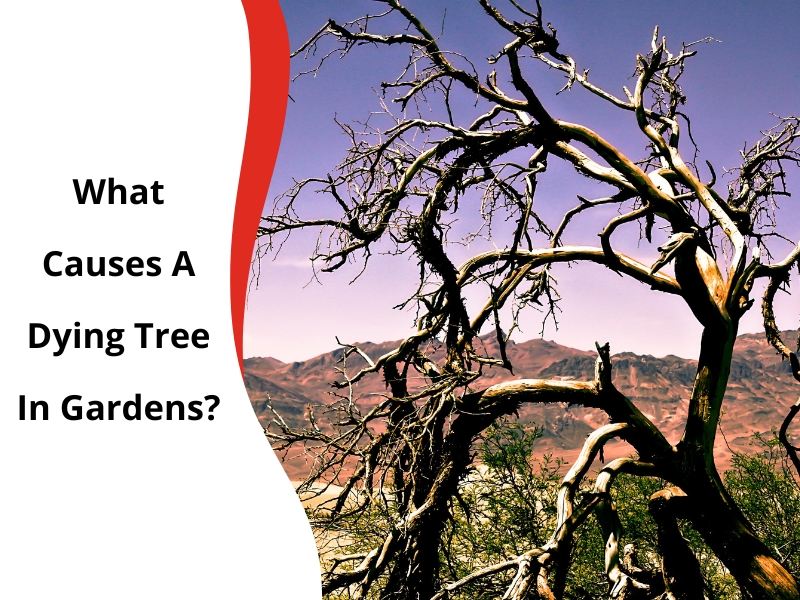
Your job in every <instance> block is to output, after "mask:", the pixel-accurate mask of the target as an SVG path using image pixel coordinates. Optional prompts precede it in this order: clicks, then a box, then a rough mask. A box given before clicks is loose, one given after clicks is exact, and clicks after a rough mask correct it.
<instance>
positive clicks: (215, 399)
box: [205, 394, 219, 421]
mask: <svg viewBox="0 0 800 600" xmlns="http://www.w3.org/2000/svg"><path fill="white" fill-rule="evenodd" d="M205 399H206V400H213V401H214V404H212V405H211V407H210V408H209V409H208V420H209V421H213V420H214V415H212V414H211V413H213V412H214V409H215V408H217V406H219V398H218V397H217V396H215V395H214V394H209V395H208V396H206V398H205Z"/></svg>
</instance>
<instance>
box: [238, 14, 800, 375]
mask: <svg viewBox="0 0 800 600" xmlns="http://www.w3.org/2000/svg"><path fill="white" fill-rule="evenodd" d="M523 4H530V5H534V3H533V2H532V1H531V0H528V1H527V2H525V1H524V2H523ZM542 4H543V7H544V17H545V20H546V21H550V22H552V24H553V25H554V27H556V29H558V38H559V40H560V42H561V46H560V49H561V51H563V52H566V53H568V54H570V55H571V56H572V57H573V58H574V59H575V60H576V62H577V63H578V67H579V69H581V70H583V69H587V68H588V69H591V72H590V80H591V81H593V82H595V83H597V84H599V85H601V86H602V87H604V88H605V89H607V90H609V91H610V92H612V93H616V94H619V95H622V86H623V85H627V86H628V87H629V88H630V87H631V86H632V85H633V84H634V81H633V80H632V79H630V76H631V74H632V73H633V69H634V60H635V56H636V54H637V53H645V52H646V51H647V50H648V48H649V44H650V38H651V35H652V31H653V27H654V26H655V25H659V26H660V33H661V35H666V36H667V42H668V47H669V48H670V49H671V50H673V51H676V50H678V49H679V48H680V43H681V42H683V41H685V42H690V41H695V40H697V39H700V38H704V37H706V36H712V37H714V38H716V39H718V40H721V41H722V43H709V44H702V45H699V46H698V47H697V49H698V51H699V52H698V55H697V56H696V57H694V58H692V59H690V60H689V61H688V68H687V72H686V74H685V75H684V76H683V78H682V83H683V89H684V93H685V94H686V95H687V96H688V98H689V100H688V103H687V105H686V106H685V107H684V111H685V112H686V113H688V115H689V116H690V117H691V118H692V133H693V135H694V138H695V140H696V141H697V142H698V145H699V147H700V155H699V159H698V162H699V163H702V162H703V161H704V160H710V161H711V162H712V163H713V164H714V166H715V168H716V169H717V172H718V173H720V172H721V171H722V169H723V168H726V167H727V168H731V167H735V166H737V165H738V164H739V156H738V151H739V150H740V149H741V147H742V144H743V142H744V140H749V141H752V140H755V139H757V137H760V136H759V133H758V132H759V130H760V129H764V128H766V127H769V126H771V125H772V124H774V119H773V117H771V116H770V114H769V113H770V112H774V113H776V114H779V115H782V116H788V115H792V114H797V113H798V112H800V65H799V64H798V61H797V57H798V56H799V55H800V37H798V35H797V33H796V30H797V27H798V26H800V3H796V2H793V1H789V0H786V1H765V2H758V3H756V2H751V1H748V2H745V1H730V0H726V1H722V0H719V1H705V2H697V1H693V2H683V1H678V2H671V3H669V5H664V4H662V3H656V2H642V1H641V0H639V1H628V0H615V1H613V2H612V1H605V2H594V1H588V0H581V1H577V0H573V1H569V0H559V1H558V2H555V1H553V0H550V1H548V0H543V2H542ZM281 5H282V7H283V10H284V15H285V18H286V23H287V27H288V30H289V36H290V39H291V43H292V47H293V48H295V47H297V46H298V45H299V44H301V43H302V42H304V41H305V40H306V39H307V38H308V37H310V36H311V35H312V34H313V33H314V31H316V30H317V29H318V28H319V27H320V26H321V25H322V24H323V23H324V22H325V21H326V20H327V19H329V18H335V19H337V20H340V19H341V20H349V19H352V18H355V17H357V16H361V15H362V14H364V12H373V13H374V12H377V8H379V7H378V6H377V5H375V4H373V3H371V2H368V1H363V0H346V1H333V0H282V2H281ZM406 5H407V6H408V7H409V8H411V9H412V10H414V11H416V12H417V13H418V14H419V15H420V16H421V17H422V18H423V20H426V21H427V22H428V23H429V26H430V27H431V28H432V29H436V30H437V31H438V29H439V24H440V23H441V22H442V17H443V14H444V10H445V8H447V16H446V18H445V20H444V35H443V37H442V40H443V41H442V43H441V45H442V46H443V47H446V48H450V49H454V50H458V51H462V52H464V53H465V54H468V55H469V56H470V57H471V58H472V60H473V61H474V62H476V66H477V67H478V69H479V71H480V72H481V73H485V72H488V70H489V69H488V68H487V67H488V65H487V64H486V61H485V58H486V57H488V56H489V55H491V54H493V53H496V51H497V50H498V49H499V48H501V47H502V45H504V44H505V43H507V41H508V39H507V35H506V32H504V31H503V30H501V29H500V28H498V27H495V26H493V24H492V23H491V22H489V21H488V20H487V19H486V18H485V17H484V16H482V14H483V13H482V10H481V9H480V7H479V6H478V4H477V2H473V1H470V0H425V1H423V0H406ZM497 5H498V6H499V7H502V8H506V7H507V6H508V5H507V4H506V3H505V2H503V1H500V0H498V1H497ZM365 9H366V10H365ZM509 12H510V11H509ZM386 50H387V49H386V48H383V49H379V50H376V49H374V48H371V47H363V48H358V49H356V50H355V51H354V52H353V53H351V55H350V56H348V57H347V58H346V59H344V60H341V61H340V60H336V59H334V60H331V61H330V62H328V63H327V64H326V65H325V66H324V67H323V69H322V70H321V71H320V73H319V74H318V75H317V77H316V78H312V77H305V78H301V79H300V80H298V81H297V82H295V83H293V84H292V88H291V95H292V97H293V99H294V100H295V102H290V103H289V108H288V114H287V118H286V128H285V130H284V134H283V142H282V145H281V151H280V156H279V158H278V163H277V166H276V169H275V174H274V177H273V181H272V186H271V190H270V195H269V199H268V204H271V201H272V199H273V198H274V196H275V195H276V194H278V193H280V192H281V191H283V190H285V189H286V188H287V187H288V186H289V185H290V184H291V180H292V178H293V177H295V178H303V177H308V176H320V175H324V174H326V173H327V172H328V171H330V170H331V169H332V167H333V166H334V165H335V164H336V163H337V162H338V161H339V160H340V159H341V157H342V156H343V153H344V150H345V149H346V147H347V142H346V140H345V138H344V137H343V136H342V135H341V133H340V130H339V128H338V127H337V126H336V125H335V123H334V122H333V117H334V115H338V118H339V120H341V121H344V122H350V121H353V120H356V119H364V118H365V117H366V116H367V115H368V114H369V112H370V111H374V110H377V109H379V106H378V101H377V98H376V96H375V93H374V92H373V91H372V90H373V89H374V88H377V87H378V86H379V84H380V82H381V81H383V80H386V79H394V77H396V75H397V74H398V70H397V69H398V65H399V64H400V62H399V61H401V60H402V58H403V57H402V52H401V51H394V50H393V49H392V50H390V51H389V52H386ZM532 63H533V61H527V62H526V63H523V68H525V69H526V73H527V74H528V75H529V79H530V81H532V83H533V85H534V87H535V89H536V90H537V92H538V93H539V96H540V98H541V99H542V101H543V102H544V104H545V106H546V107H547V108H548V110H549V111H550V112H551V114H553V115H554V116H555V117H557V118H561V119H566V120H571V121H573V122H580V123H583V124H585V125H587V126H589V127H592V128H593V129H595V130H596V131H598V132H599V133H600V134H601V135H603V136H604V137H606V138H607V139H609V141H611V142H612V143H614V144H615V145H617V146H618V147H620V148H621V149H623V150H626V151H629V152H630V153H631V154H633V155H634V156H635V157H636V158H639V157H640V156H641V155H642V150H641V148H642V147H643V141H642V136H641V134H640V133H639V132H638V130H637V129H636V125H635V122H634V120H633V117H632V114H630V113H625V112H623V111H620V110H618V109H613V108H612V107H610V105H608V104H607V103H605V102H603V101H601V100H599V99H596V98H594V97H593V96H592V95H591V94H589V93H588V92H586V91H585V90H583V89H579V87H578V86H576V88H575V89H574V90H573V91H571V92H569V93H564V94H561V95H559V96H557V97H556V96H555V95H554V92H555V91H557V90H558V88H559V87H560V86H561V85H562V79H561V77H560V75H558V74H555V73H552V72H548V71H547V70H545V69H543V68H542V65H539V64H532ZM309 66H310V65H309V63H303V62H302V61H300V60H295V62H294V64H293V70H294V71H298V70H304V69H307V68H308V67H309ZM501 86H502V80H501ZM506 87H507V88H508V87H510V86H506ZM464 110H467V108H465V109H464ZM687 146H688V145H687V144H686V142H685V141H684V142H683V144H682V148H683V152H684V154H685V153H687V152H688V149H687ZM701 173H703V174H704V176H707V173H705V172H704V171H703V170H702V169H701ZM798 175H800V174H798V173H797V172H796V169H795V172H794V173H791V176H792V177H793V178H794V179H795V180H796V179H797V176H798ZM718 189H724V188H718ZM794 189H795V190H797V189H798V187H797V185H796V183H795V185H794ZM576 194H582V195H586V196H587V197H599V196H602V195H605V194H604V192H603V191H602V190H601V189H600V188H598V187H597V186H595V184H592V183H591V182H588V180H586V179H583V178H578V177H576V176H575V175H574V174H573V173H572V172H571V171H570V169H567V168H564V167H559V166H557V161H551V163H550V169H549V171H548V173H546V174H545V176H544V177H543V178H542V179H541V186H540V188H539V191H538V193H537V197H536V203H537V208H538V210H540V211H541V212H542V214H544V215H550V216H551V218H555V216H556V215H557V214H558V211H561V212H563V210H564V209H565V208H568V207H571V206H574V204H575V195H576ZM312 201H313V202H319V201H320V200H319V199H318V198H313V199H312ZM795 204H796V201H795V199H794V198H790V199H783V205H782V209H783V210H782V211H781V213H780V214H781V215H783V227H782V231H783V232H784V233H786V234H788V235H789V236H790V237H792V238H793V239H795V240H796V239H797V238H798V237H800V210H797V209H796V208H795V206H793V205H795ZM612 214H613V212H612V213H606V214H604V215H603V218H604V219H606V220H607V219H608V218H610V215H612ZM463 223H464V224H463V226H464V227H467V228H468V227H470V226H472V225H473V223H471V222H470V220H469V217H467V218H466V220H465V221H464V222H463ZM602 225H603V223H601V222H600V221H599V220H586V222H582V223H581V225H580V227H577V228H576V229H575V230H574V235H572V237H568V238H567V240H566V243H588V244H591V245H597V238H596V235H597V232H598V231H599V230H600V229H602ZM582 236H583V237H582ZM623 238H624V234H623V232H622V230H620V232H619V233H617V234H616V236H615V244H616V245H617V247H618V248H619V249H620V250H622V251H624V252H628V253H630V254H632V255H634V256H636V257H637V258H639V259H641V260H644V261H647V260H650V261H652V260H654V259H655V257H656V256H657V255H658V251H657V250H656V246H658V245H659V243H661V242H663V241H664V240H665V238H666V235H665V234H663V233H661V232H659V233H658V234H655V235H654V240H653V241H654V244H652V245H649V244H647V243H646V242H643V243H642V245H641V246H640V247H637V244H636V243H635V242H636V240H635V236H634V239H633V243H628V244H627V245H626V243H625V241H624V240H623ZM617 240H618V241H617ZM312 243H313V238H312V237H309V236H296V237H293V238H291V239H290V240H289V243H288V244H287V245H286V246H285V248H284V249H283V251H282V252H281V254H280V255H279V256H278V258H277V259H276V260H275V261H269V260H267V261H264V262H262V266H261V279H260V284H259V287H258V289H252V290H251V292H250V295H249V304H248V309H247V312H246V314H245V339H244V346H245V347H244V351H245V352H244V353H245V356H273V357H276V358H278V359H280V360H283V361H291V360H302V359H306V358H310V357H312V356H315V355H317V354H320V353H322V352H326V351H329V350H331V349H333V348H334V347H335V346H336V340H335V337H336V336H337V335H338V336H339V338H340V339H341V340H342V341H347V342H364V341H373V342H380V341H386V340H391V339H398V338H400V337H403V336H405V335H407V334H408V333H409V332H410V331H411V330H412V327H413V319H414V315H413V313H411V312H402V311H398V310H392V308H391V307H392V306H394V305H396V304H398V303H399V302H401V301H403V300H404V299H405V298H406V296H407V294H409V293H410V292H411V290H412V289H413V287H412V286H413V285H414V281H415V279H416V270H415V266H414V263H412V262H407V261H405V260H404V259H402V258H400V259H390V258H382V257H377V258H376V259H374V260H372V261H371V262H370V265H369V267H368V270H367V272H366V273H365V275H364V276H363V277H361V278H360V279H358V280H357V281H356V282H355V283H353V284H352V285H349V281H350V279H352V277H353V276H354V275H355V274H356V273H357V269H351V270H342V271H339V272H336V273H334V274H331V275H324V274H323V276H322V277H320V282H321V283H318V282H316V281H312V271H311V267H310V262H309V260H308V256H309V253H310V249H311V247H312V246H311V244H312ZM473 250H474V249H473ZM782 250H784V251H788V247H785V248H782ZM555 276H556V278H557V279H558V282H559V291H560V293H561V295H562V297H563V301H562V302H561V305H560V306H561V309H562V311H563V312H562V313H560V314H559V329H558V330H556V329H555V328H554V327H553V325H552V322H550V323H548V325H547V327H546V329H545V332H544V337H545V338H546V339H548V340H554V341H556V342H558V343H561V344H564V345H568V346H572V347H575V348H581V349H591V348H593V347H594V342H595V341H599V342H601V343H602V342H606V341H607V342H610V343H611V349H612V351H613V352H621V351H625V350H627V351H633V352H638V353H649V354H655V355H665V354H677V355H679V356H684V357H689V358H691V357H694V356H695V354H696V352H697V348H698V341H699V335H700V329H699V326H698V325H697V324H696V322H695V321H694V319H693V317H692V315H691V313H690V312H689V310H688V309H687V308H686V307H685V305H684V304H683V302H682V301H681V300H680V299H679V298H674V297H668V296H666V295H664V294H659V293H657V292H652V291H650V290H649V289H648V288H646V287H645V286H642V285H641V284H639V283H636V282H634V281H632V280H630V279H627V278H625V279H622V278H620V277H618V276H617V275H615V274H613V273H612V272H611V271H609V270H607V269H605V268H603V267H599V266H597V265H583V266H578V267H573V268H571V269H570V268H566V267H562V268H560V269H558V270H557V271H556V272H555ZM777 308H778V311H779V312H778V318H779V325H780V326H782V327H784V328H793V327H797V326H798V312H800V296H799V295H797V294H796V295H795V297H794V298H791V297H788V296H785V295H784V297H783V298H780V300H779V303H778V305H777ZM654 315H657V316H656V317H654ZM521 325H522V331H521V332H520V331H518V332H516V333H515V335H514V336H513V337H514V339H515V340H517V341H522V340H526V339H530V338H533V337H539V332H540V328H541V316H540V315H539V314H538V313H533V312H532V313H531V314H530V315H528V316H527V317H525V318H523V320H522V321H521ZM759 326H760V323H759V311H758V305H756V307H755V308H754V309H751V311H750V314H748V315H747V317H745V320H744V321H743V324H742V327H741V329H740V331H742V332H750V331H757V330H758V329H759Z"/></svg>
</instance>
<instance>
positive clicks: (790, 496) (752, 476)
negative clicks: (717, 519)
mask: <svg viewBox="0 0 800 600" xmlns="http://www.w3.org/2000/svg"><path fill="white" fill-rule="evenodd" d="M750 443H751V445H753V446H755V447H756V448H758V451H757V452H756V453H754V454H743V453H736V454H734V456H733V467H732V468H731V470H730V471H728V472H727V473H725V486H726V487H727V488H728V491H729V492H730V494H731V496H733V498H734V500H736V503H737V504H738V505H739V508H741V509H742V512H743V513H744V514H745V516H746V517H747V518H748V520H749V521H750V523H751V524H752V525H753V528H754V529H755V531H756V534H757V535H758V536H759V537H760V538H761V540H762V541H763V542H764V543H765V544H766V545H767V546H768V547H769V548H770V549H771V550H772V551H773V552H774V553H775V555H776V557H777V558H778V559H779V560H780V561H781V562H782V563H783V566H784V567H786V569H787V570H788V571H789V572H790V573H791V574H792V576H794V577H795V578H798V577H800V485H798V482H797V480H796V479H795V477H794V472H793V469H792V466H791V465H790V464H789V462H788V460H787V459H786V454H785V452H784V450H783V448H782V447H781V445H780V442H779V441H778V438H777V436H776V435H775V434H774V432H773V435H772V437H771V438H765V437H763V436H761V435H758V434H756V435H755V436H753V439H752V440H751V441H750Z"/></svg>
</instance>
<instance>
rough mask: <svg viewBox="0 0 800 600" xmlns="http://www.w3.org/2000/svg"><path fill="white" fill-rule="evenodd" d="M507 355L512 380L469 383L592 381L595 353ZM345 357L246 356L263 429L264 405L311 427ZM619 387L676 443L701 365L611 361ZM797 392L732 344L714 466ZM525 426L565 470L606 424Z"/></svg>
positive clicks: (622, 449)
mask: <svg viewBox="0 0 800 600" xmlns="http://www.w3.org/2000/svg"><path fill="white" fill-rule="evenodd" d="M783 335H784V340H787V341H790V340H794V339H796V338H797V332H796V331H789V332H784V334H783ZM482 344H483V345H484V346H485V350H486V351H487V352H488V353H489V355H490V356H498V355H499V352H498V348H497V341H496V340H495V339H494V337H493V336H485V337H484V338H482ZM358 347H359V348H360V349H361V350H362V351H363V352H364V353H366V354H367V356H369V357H370V358H372V359H375V358H377V357H379V356H381V355H382V354H384V353H385V352H388V351H389V350H391V349H393V348H396V347H397V342H385V343H380V344H374V343H371V342H366V343H364V344H358ZM429 351H430V355H431V356H432V358H433V359H434V360H436V359H437V358H441V353H440V350H438V349H436V348H433V347H432V348H430V349H429ZM506 353H507V356H508V359H509V361H510V362H511V364H512V365H513V366H514V373H513V374H511V373H509V372H508V371H507V370H505V369H500V368H497V367H489V368H485V369H484V373H485V374H484V375H483V376H482V377H481V378H480V379H479V380H478V381H477V382H476V383H475V384H473V386H474V387H486V386H489V385H492V384H494V383H499V382H501V381H507V380H510V379H515V378H531V379H535V378H543V379H561V380H570V379H574V380H591V378H592V377H593V373H594V362H595V358H596V353H594V352H587V351H583V350H576V349H574V348H568V347H566V346H561V345H559V344H556V343H554V342H549V341H545V340H543V339H533V340H528V341H526V342H520V343H514V342H513V341H509V342H508V345H507V348H506ZM342 355H343V349H341V348H340V349H338V350H334V351H332V352H328V353H326V354H321V355H319V356H316V357H314V358H311V359H309V360H306V361H300V362H292V363H284V362H281V361H279V360H277V359H275V358H258V357H257V358H248V359H246V360H245V361H244V367H245V385H246V387H247V391H248V394H249V396H250V401H251V403H252V405H253V410H254V411H255V413H256V416H257V417H258V419H259V420H260V421H261V422H262V425H264V426H266V425H267V423H268V422H269V421H270V420H271V419H272V414H271V412H270V411H269V410H268V408H267V405H268V403H269V402H270V401H271V403H272V406H273V407H274V408H275V410H276V411H278V412H279V413H280V414H281V416H282V417H283V418H284V419H285V420H286V422H287V423H288V424H290V425H292V426H301V425H303V423H304V422H306V412H307V411H306V407H307V406H308V405H316V404H325V403H330V401H331V396H330V392H331V390H332V388H331V386H330V382H331V381H334V380H335V379H336V378H337V372H336V371H335V369H336V368H341V367H342V364H341V362H340V361H341V358H342ZM612 363H613V381H614V384H615V385H616V387H617V389H619V390H620V391H621V392H622V393H623V394H625V395H626V396H627V397H628V398H630V400H631V401H632V402H634V403H635V404H636V406H638V407H639V409H640V410H641V411H642V412H643V413H644V414H645V415H647V416H648V418H650V419H651V420H652V421H653V422H654V423H655V424H656V425H657V426H658V427H659V428H660V429H661V431H662V433H663V434H664V435H665V436H666V438H667V439H668V440H669V441H670V442H672V443H676V442H677V441H678V440H679V439H680V437H681V433H682V431H683V426H684V422H685V420H684V417H685V414H686V410H687V407H688V398H689V394H690V391H691V385H692V382H693V381H694V377H695V370H696V367H697V361H695V360H690V359H685V358H679V357H677V356H672V355H670V356H664V357H661V358H659V357H655V356H650V355H639V354H633V353H630V352H622V353H620V354H616V355H613V356H612ZM364 364H366V363H365V362H364V361H363V359H361V358H360V357H358V356H355V355H351V356H350V357H349V358H348V364H347V367H348V372H353V371H352V369H358V368H360V367H361V366H363V365H364ZM357 392H358V394H359V396H360V398H359V404H360V405H363V406H369V405H371V404H374V403H376V402H378V401H380V399H381V398H382V396H383V394H385V393H386V389H385V385H384V382H383V379H382V377H381V375H380V374H371V375H368V376H367V377H365V378H364V379H363V380H362V381H361V382H359V383H358V384H357ZM798 394H800V385H799V384H798V383H797V382H796V381H795V380H794V379H793V377H792V374H791V369H790V367H789V364H788V362H787V361H784V360H782V358H781V356H780V355H778V354H777V353H776V352H775V350H774V349H773V348H772V347H771V346H770V345H769V344H768V343H767V342H766V340H765V339H764V335H763V334H743V335H740V336H739V337H738V338H737V340H736V346H735V348H734V358H733V362H732V364H731V375H730V378H729V380H728V388H727V391H726V396H725V403H724V405H723V410H724V413H723V416H722V419H721V422H720V432H719V435H718V436H717V444H716V447H715V455H716V460H717V465H718V466H719V467H720V468H721V469H725V468H727V467H728V466H729V465H730V458H731V455H732V453H733V452H734V451H736V452H747V451H748V448H749V441H750V438H751V436H752V434H754V433H761V434H767V435H769V434H770V432H771V430H772V429H774V428H777V427H779V426H780V424H781V422H782V420H783V418H784V417H785V415H786V414H787V412H788V411H789V408H790V406H791V405H792V404H793V403H794V402H795V401H796V400H797V397H798ZM519 419H520V420H521V422H523V423H526V424H533V423H535V424H536V425H538V426H539V427H541V428H542V430H543V433H542V438H541V439H540V440H539V442H538V445H537V447H536V450H537V451H539V452H540V453H541V454H552V455H554V456H557V457H562V458H564V459H566V460H567V461H568V462H569V461H571V460H573V459H574V458H575V456H577V454H578V452H579V450H580V447H581V445H582V444H583V441H584V440H585V439H586V436H587V435H588V434H589V433H590V432H591V431H592V430H594V429H596V428H597V427H598V426H600V425H602V424H604V423H606V422H607V419H606V418H605V415H604V413H602V412H601V411H599V410H597V409H586V408H580V407H575V406H571V407H570V406H566V405H563V404H554V405H524V406H523V407H522V408H521V410H520V413H519ZM630 453H632V449H631V448H630V447H629V446H627V444H625V443H624V442H616V443H613V444H610V445H607V448H606V452H605V455H606V457H607V458H608V459H610V458H613V457H615V456H622V455H628V454H630ZM284 467H285V468H286V470H287V473H288V474H289V477H290V478H291V479H300V478H302V477H303V475H304V474H305V473H304V471H305V470H306V469H307V466H306V465H305V463H304V462H303V461H302V460H297V459H294V460H291V461H288V462H287V463H284Z"/></svg>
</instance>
